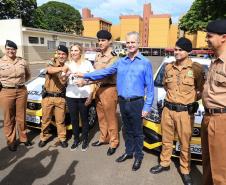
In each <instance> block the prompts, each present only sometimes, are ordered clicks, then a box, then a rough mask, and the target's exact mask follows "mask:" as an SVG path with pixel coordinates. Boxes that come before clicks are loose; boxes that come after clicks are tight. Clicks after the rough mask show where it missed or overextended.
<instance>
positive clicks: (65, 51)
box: [57, 45, 68, 55]
mask: <svg viewBox="0 0 226 185" xmlns="http://www.w3.org/2000/svg"><path fill="white" fill-rule="evenodd" d="M57 50H60V51H63V52H64V53H67V55H68V48H67V47H66V46H64V45H59V46H58V48H57Z"/></svg>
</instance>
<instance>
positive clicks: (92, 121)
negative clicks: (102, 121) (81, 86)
mask: <svg viewBox="0 0 226 185" xmlns="http://www.w3.org/2000/svg"><path fill="white" fill-rule="evenodd" d="M88 122H89V128H90V129H91V128H93V127H94V126H95V125H96V123H97V122H98V119H97V112H96V107H95V102H92V103H91V105H90V107H89V113H88Z"/></svg>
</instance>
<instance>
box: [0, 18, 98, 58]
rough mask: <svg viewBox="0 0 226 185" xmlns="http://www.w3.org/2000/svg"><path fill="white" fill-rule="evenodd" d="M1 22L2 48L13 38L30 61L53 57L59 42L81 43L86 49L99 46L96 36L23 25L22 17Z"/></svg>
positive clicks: (20, 54) (19, 50) (24, 56)
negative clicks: (84, 35)
mask: <svg viewBox="0 0 226 185" xmlns="http://www.w3.org/2000/svg"><path fill="white" fill-rule="evenodd" d="M0 24H1V29H0V35H1V37H0V49H1V50H4V45H5V42H6V40H12V41H14V42H15V43H16V44H17V45H18V50H17V55H18V56H21V57H23V58H25V59H26V60H28V61H30V62H32V61H41V60H47V59H50V58H52V57H53V54H54V53H55V51H56V48H57V46H58V45H59V44H62V45H65V46H67V47H70V45H72V44H73V43H79V44H81V45H82V46H83V47H84V48H85V49H89V48H96V46H97V39H96V38H92V37H81V36H76V35H74V34H68V33H63V32H56V31H49V30H43V29H37V28H29V27H23V26H22V21H21V19H8V20H0Z"/></svg>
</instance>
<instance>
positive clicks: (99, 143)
mask: <svg viewBox="0 0 226 185" xmlns="http://www.w3.org/2000/svg"><path fill="white" fill-rule="evenodd" d="M104 144H105V143H104V142H100V141H96V142H94V143H92V146H101V145H104Z"/></svg>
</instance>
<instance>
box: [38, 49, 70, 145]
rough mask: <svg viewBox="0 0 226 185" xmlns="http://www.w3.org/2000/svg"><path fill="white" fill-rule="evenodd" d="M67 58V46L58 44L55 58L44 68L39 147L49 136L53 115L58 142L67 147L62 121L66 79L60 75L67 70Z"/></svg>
mask: <svg viewBox="0 0 226 185" xmlns="http://www.w3.org/2000/svg"><path fill="white" fill-rule="evenodd" d="M67 59H68V48H67V47H66V46H64V45H59V46H58V48H57V58H55V59H54V60H52V61H50V62H49V64H48V67H47V68H46V76H45V84H44V88H43V94H42V96H43V97H42V98H43V99H42V126H41V133H40V142H39V144H38V145H39V147H44V146H45V145H46V144H47V142H48V139H49V138H50V136H51V135H50V133H49V132H48V130H49V129H48V127H49V125H50V124H51V122H52V117H53V116H54V117H55V122H56V127H57V134H58V139H59V144H60V146H61V147H63V148H67V147H68V143H67V141H66V126H65V123H64V119H65V113H66V101H65V90H66V81H64V80H63V79H62V77H61V74H62V72H64V73H66V72H67V67H66V66H65V65H64V64H65V62H66V61H67Z"/></svg>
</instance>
